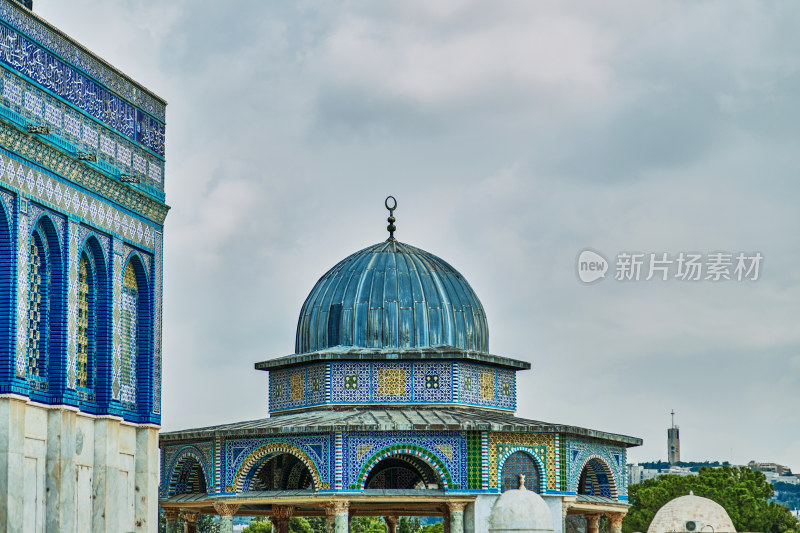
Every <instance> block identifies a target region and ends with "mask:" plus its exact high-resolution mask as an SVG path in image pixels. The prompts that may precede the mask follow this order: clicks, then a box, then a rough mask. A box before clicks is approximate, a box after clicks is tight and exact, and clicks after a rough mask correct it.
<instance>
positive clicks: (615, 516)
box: [606, 513, 625, 531]
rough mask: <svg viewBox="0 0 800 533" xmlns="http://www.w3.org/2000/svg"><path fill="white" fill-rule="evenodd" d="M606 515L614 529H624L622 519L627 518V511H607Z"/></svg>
mask: <svg viewBox="0 0 800 533" xmlns="http://www.w3.org/2000/svg"><path fill="white" fill-rule="evenodd" d="M606 516H608V520H609V521H610V524H609V525H610V526H611V530H612V531H621V530H622V519H623V518H625V513H606Z"/></svg>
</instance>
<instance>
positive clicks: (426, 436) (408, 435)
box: [343, 431, 468, 489]
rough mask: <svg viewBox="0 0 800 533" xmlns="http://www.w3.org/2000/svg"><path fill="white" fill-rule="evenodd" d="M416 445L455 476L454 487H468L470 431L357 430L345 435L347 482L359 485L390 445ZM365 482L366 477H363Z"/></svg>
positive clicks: (348, 485)
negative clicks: (366, 472)
mask: <svg viewBox="0 0 800 533" xmlns="http://www.w3.org/2000/svg"><path fill="white" fill-rule="evenodd" d="M397 446H400V447H408V446H417V447H419V448H421V449H422V450H424V451H425V452H424V453H426V454H429V455H430V457H435V458H436V460H438V461H441V463H442V464H443V465H444V467H445V469H446V470H447V473H448V474H449V475H450V477H451V478H452V483H453V484H452V486H451V487H449V488H451V489H457V488H460V487H462V486H463V487H466V486H467V484H468V480H467V474H466V472H467V458H468V452H467V432H465V431H458V432H446V431H442V432H437V431H429V432H383V433H380V432H375V433H371V432H355V433H347V434H345V435H344V437H343V448H344V453H345V457H344V472H343V474H344V478H345V479H344V481H343V485H344V486H345V487H349V488H351V489H354V488H360V485H359V475H360V474H362V473H363V472H362V471H363V469H364V467H365V466H366V465H367V464H368V463H369V461H370V460H371V459H373V458H374V457H375V456H376V455H380V454H381V452H382V451H383V450H386V449H388V448H390V447H397ZM428 462H429V463H430V461H428ZM361 481H362V482H363V481H364V480H363V479H362V480H361Z"/></svg>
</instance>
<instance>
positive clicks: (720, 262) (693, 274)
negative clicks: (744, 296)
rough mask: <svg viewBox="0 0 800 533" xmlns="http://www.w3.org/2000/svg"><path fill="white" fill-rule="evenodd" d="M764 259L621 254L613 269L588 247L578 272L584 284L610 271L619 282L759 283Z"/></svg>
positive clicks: (754, 255)
mask: <svg viewBox="0 0 800 533" xmlns="http://www.w3.org/2000/svg"><path fill="white" fill-rule="evenodd" d="M763 259H764V256H762V255H761V252H752V253H747V252H737V253H732V252H712V253H707V254H702V253H695V252H679V253H673V254H670V253H667V252H657V253H638V252H620V253H618V254H617V255H616V258H615V262H614V265H613V268H612V266H611V265H610V264H609V262H608V260H607V259H606V258H605V257H603V255H602V254H600V253H599V252H596V251H595V250H591V249H588V248H587V249H585V250H583V251H581V252H580V253H579V254H578V264H577V269H578V279H580V280H581V281H582V282H583V283H593V282H595V281H598V280H601V279H605V278H606V273H607V272H608V271H609V270H612V271H613V278H614V279H615V280H616V281H650V280H657V281H668V280H670V279H675V280H679V281H757V280H758V277H759V275H760V269H761V265H762V262H763Z"/></svg>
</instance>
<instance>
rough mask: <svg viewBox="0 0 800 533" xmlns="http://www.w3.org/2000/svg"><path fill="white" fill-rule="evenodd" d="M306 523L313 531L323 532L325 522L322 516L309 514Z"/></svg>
mask: <svg viewBox="0 0 800 533" xmlns="http://www.w3.org/2000/svg"><path fill="white" fill-rule="evenodd" d="M306 520H307V521H308V525H309V526H311V529H313V530H314V533H325V531H326V524H325V517H324V516H309V517H308V518H306Z"/></svg>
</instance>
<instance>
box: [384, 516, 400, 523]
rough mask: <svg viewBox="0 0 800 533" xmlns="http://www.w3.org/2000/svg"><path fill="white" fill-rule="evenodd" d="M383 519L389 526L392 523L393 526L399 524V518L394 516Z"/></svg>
mask: <svg viewBox="0 0 800 533" xmlns="http://www.w3.org/2000/svg"><path fill="white" fill-rule="evenodd" d="M383 519H384V521H386V523H387V524H388V523H390V522H391V523H392V524H396V523H397V517H396V516H394V515H392V516H384V517H383Z"/></svg>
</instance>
